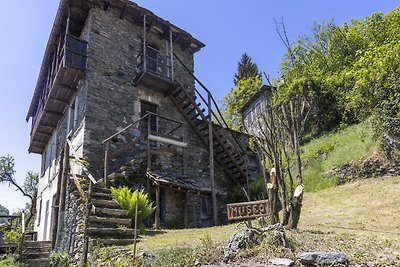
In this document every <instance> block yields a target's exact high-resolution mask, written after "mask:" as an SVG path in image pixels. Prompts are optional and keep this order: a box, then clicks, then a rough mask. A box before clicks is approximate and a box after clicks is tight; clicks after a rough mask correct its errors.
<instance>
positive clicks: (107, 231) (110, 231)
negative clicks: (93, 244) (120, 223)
mask: <svg viewBox="0 0 400 267" xmlns="http://www.w3.org/2000/svg"><path fill="white" fill-rule="evenodd" d="M87 230H88V231H89V233H91V234H97V235H119V236H121V235H122V236H124V237H126V238H132V237H133V235H134V234H135V230H134V229H131V228H99V227H88V228H87ZM139 233H140V230H138V231H137V234H139Z"/></svg>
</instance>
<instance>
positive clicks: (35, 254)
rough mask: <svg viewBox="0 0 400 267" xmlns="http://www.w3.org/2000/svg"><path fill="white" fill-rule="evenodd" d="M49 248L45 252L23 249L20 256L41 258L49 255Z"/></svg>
mask: <svg viewBox="0 0 400 267" xmlns="http://www.w3.org/2000/svg"><path fill="white" fill-rule="evenodd" d="M50 253H51V252H50V250H48V251H46V252H41V251H23V252H22V258H23V259H26V260H28V259H42V258H49V257H50Z"/></svg>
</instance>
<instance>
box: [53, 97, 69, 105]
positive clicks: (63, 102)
mask: <svg viewBox="0 0 400 267" xmlns="http://www.w3.org/2000/svg"><path fill="white" fill-rule="evenodd" d="M49 100H51V101H54V102H57V103H59V104H62V105H68V104H69V102H68V101H67V100H64V99H59V98H55V97H50V98H49Z"/></svg>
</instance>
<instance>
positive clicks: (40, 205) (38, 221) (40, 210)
mask: <svg viewBox="0 0 400 267" xmlns="http://www.w3.org/2000/svg"><path fill="white" fill-rule="evenodd" d="M38 211H39V212H38V213H37V226H39V225H40V218H41V217H42V199H40V201H39V209H38Z"/></svg>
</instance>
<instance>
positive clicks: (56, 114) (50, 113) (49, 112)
mask: <svg viewBox="0 0 400 267" xmlns="http://www.w3.org/2000/svg"><path fill="white" fill-rule="evenodd" d="M43 112H44V113H46V114H48V115H54V116H62V115H64V113H61V112H55V111H50V110H44V111H43Z"/></svg>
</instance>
